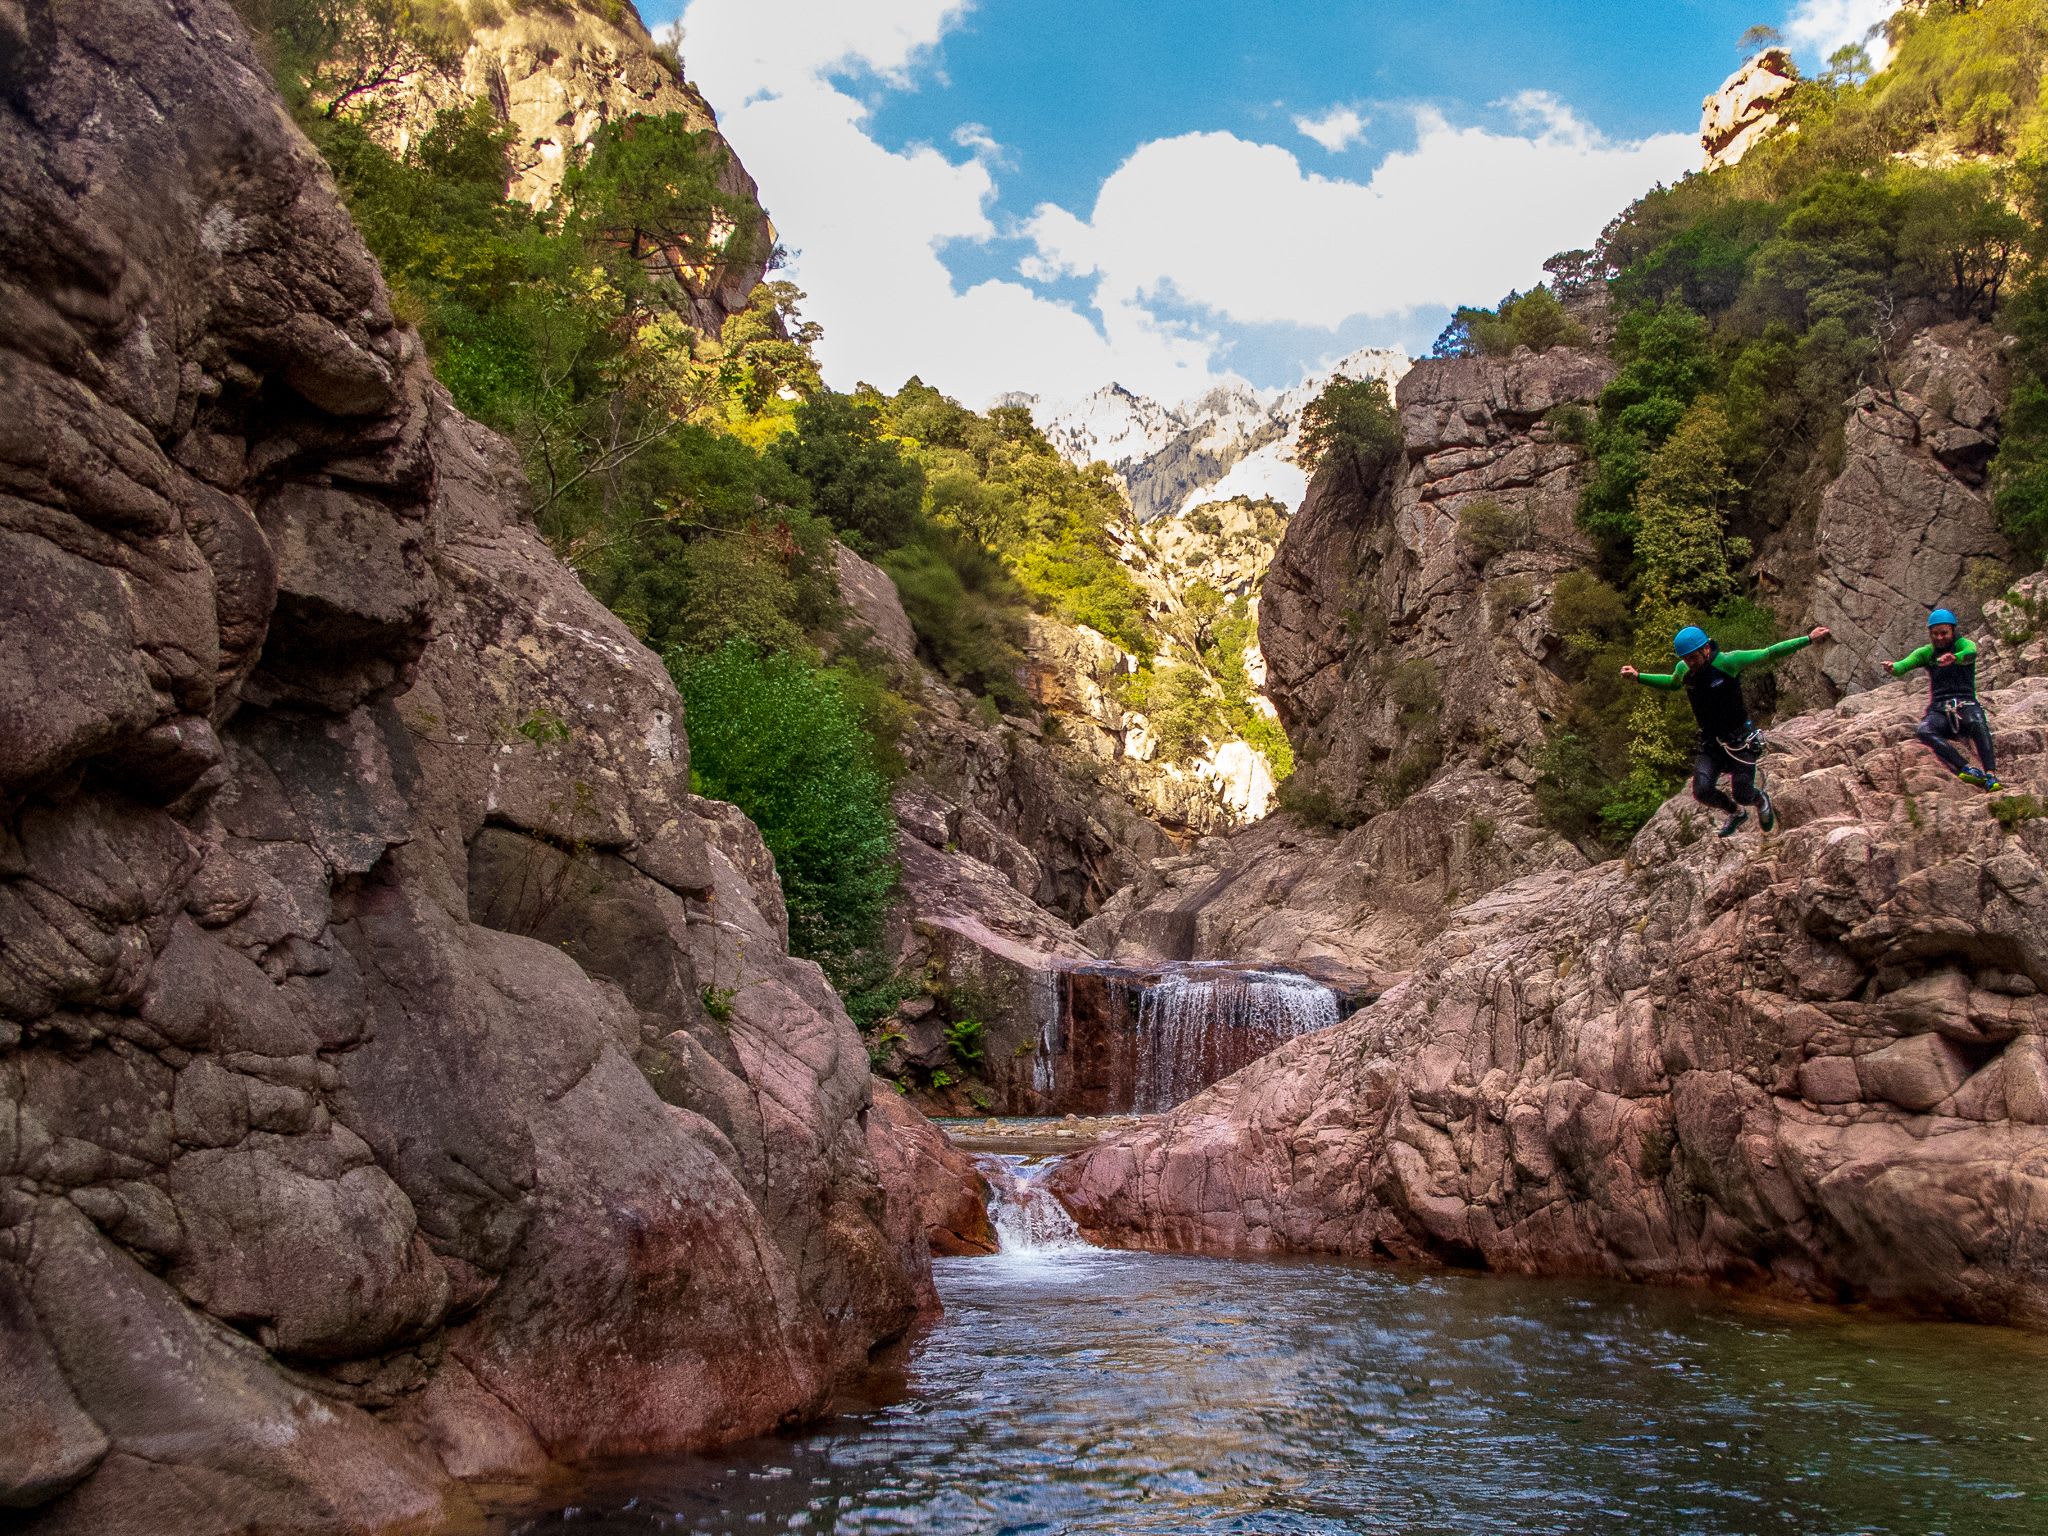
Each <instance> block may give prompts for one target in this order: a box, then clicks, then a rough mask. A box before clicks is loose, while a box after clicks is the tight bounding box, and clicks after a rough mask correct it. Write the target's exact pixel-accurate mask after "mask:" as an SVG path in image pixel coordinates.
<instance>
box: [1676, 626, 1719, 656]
mask: <svg viewBox="0 0 2048 1536" xmlns="http://www.w3.org/2000/svg"><path fill="white" fill-rule="evenodd" d="M1713 643H1714V642H1713V639H1712V637H1711V636H1709V635H1708V634H1707V632H1706V631H1705V630H1704V629H1701V628H1700V627H1699V625H1697V624H1688V625H1686V626H1685V628H1683V629H1681V630H1680V631H1679V632H1678V633H1677V634H1675V635H1673V636H1672V637H1671V649H1672V652H1673V654H1675V655H1679V656H1690V655H1691V654H1692V653H1693V652H1694V651H1696V650H1698V649H1699V648H1700V647H1701V646H1703V645H1712V644H1713Z"/></svg>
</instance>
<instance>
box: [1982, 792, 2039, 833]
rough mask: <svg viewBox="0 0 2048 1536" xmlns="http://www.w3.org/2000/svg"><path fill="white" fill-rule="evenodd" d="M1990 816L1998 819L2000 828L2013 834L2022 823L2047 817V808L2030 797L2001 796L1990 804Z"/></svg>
mask: <svg viewBox="0 0 2048 1536" xmlns="http://www.w3.org/2000/svg"><path fill="white" fill-rule="evenodd" d="M1991 814H1992V815H1994V816H1996V817H1997V818H1998V822H1999V825H2000V826H2002V827H2004V828H2005V829H2006V830H2007V831H2008V832H2013V831H2017V830H2018V829H2019V826H2020V824H2021V823H2022V822H2027V821H2037V820H2039V819H2040V818H2041V817H2043V816H2048V806H2044V805H2042V804H2041V802H2040V801H2039V800H2037V799H2035V798H2034V797H2033V796H2032V795H2001V796H2000V797H1999V798H1998V799H1996V800H1994V801H1992V802H1991Z"/></svg>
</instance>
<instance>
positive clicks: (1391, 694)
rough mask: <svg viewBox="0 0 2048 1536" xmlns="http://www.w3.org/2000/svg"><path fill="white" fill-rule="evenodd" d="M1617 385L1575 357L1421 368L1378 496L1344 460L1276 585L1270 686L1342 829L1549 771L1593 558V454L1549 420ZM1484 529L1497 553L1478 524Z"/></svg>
mask: <svg viewBox="0 0 2048 1536" xmlns="http://www.w3.org/2000/svg"><path fill="white" fill-rule="evenodd" d="M1611 373H1612V364H1610V363H1609V362H1608V361H1607V359H1606V358H1604V357H1602V356H1600V355H1599V354H1597V353H1592V352H1583V351H1577V350H1574V349H1571V348H1565V347H1559V348H1555V349H1553V350H1551V351H1548V352H1543V353H1532V352H1529V351H1527V350H1524V351H1521V352H1518V353H1516V354H1515V355H1514V356H1513V357H1509V358H1489V357H1470V358H1459V359H1456V360H1452V361H1439V362H1429V363H1423V364H1419V365H1418V366H1416V367H1415V368H1414V369H1412V370H1410V371H1409V373H1408V374H1407V375H1406V376H1404V377H1403V379H1402V380H1401V384H1400V387H1399V389H1398V390H1397V391H1396V395H1395V398H1396V403H1397V404H1398V406H1399V408H1400V418H1401V432H1402V438H1403V443H1404V449H1403V453H1402V455H1401V457H1400V458H1399V460H1398V461H1397V462H1396V463H1395V464H1394V465H1393V467H1392V468H1391V469H1390V470H1389V471H1388V472H1387V477H1386V478H1385V479H1384V480H1382V481H1380V482H1376V483H1371V484H1368V483H1365V482H1364V481H1363V480H1362V479H1361V478H1360V475H1359V471H1358V468H1357V466H1356V464H1355V462H1354V461H1353V460H1352V459H1351V457H1350V456H1349V455H1344V454H1333V455H1332V456H1331V458H1330V459H1329V460H1328V461H1327V462H1326V463H1325V465H1324V466H1323V468H1322V470H1321V471H1320V472H1319V473H1318V474H1317V476H1316V479H1315V481H1314V482H1313V483H1312V484H1311V485H1310V487H1309V495H1308V499H1307V501H1305V502H1304V503H1303V504H1302V508H1301V510H1300V511H1299V512H1298V513H1296V514H1295V516H1294V518H1293V520H1292V521H1291V522H1290V523H1289V525H1288V532H1287V537H1286V538H1285V539H1284V540H1283V541H1282V542H1281V546H1280V549H1279V552H1278V553H1277V554H1276V555H1275V556H1274V560H1273V566H1272V569H1271V570H1270V571H1269V572H1268V573H1267V577H1266V585H1265V596H1264V601H1263V604H1262V606H1261V610H1260V618H1259V643H1260V646H1261V648H1262V649H1263V651H1264V653H1265V658H1266V690H1267V693H1268V695H1269V696H1270V697H1271V699H1272V700H1273V703H1274V705H1275V706H1276V707H1277V708H1278V710H1279V712H1280V718H1281V720H1282V721H1283V722H1284V723H1285V724H1286V726H1287V732H1288V736H1289V738H1290V739H1291V740H1292V741H1293V743H1294V749H1295V754H1296V757H1297V760H1298V761H1299V762H1300V764H1301V765H1302V766H1301V770H1300V771H1301V772H1302V778H1303V782H1302V784H1301V786H1300V788H1301V789H1303V790H1305V791H1311V792H1314V793H1317V794H1319V795H1321V796H1323V797H1325V798H1326V799H1327V800H1328V801H1329V802H1330V804H1331V805H1332V807H1333V808H1334V809H1335V810H1336V811H1337V812H1338V813H1339V814H1341V815H1347V816H1350V817H1352V818H1354V819H1355V818H1358V817H1362V816H1364V815H1367V814H1371V813H1372V812H1375V811H1379V810H1382V809H1385V808H1386V807H1388V806H1389V805H1392V804H1395V803H1397V802H1398V801H1399V800H1400V799H1401V798H1402V796H1403V795H1404V794H1405V793H1406V791H1408V790H1410V789H1413V788H1415V787H1418V786H1419V785H1420V784H1421V783H1423V782H1425V781H1426V780H1427V779H1428V778H1429V777H1430V776H1431V774H1432V773H1434V772H1435V770H1436V768H1437V766H1438V765H1439V764H1441V763H1444V762H1446V761H1453V760H1469V761H1477V762H1483V763H1484V764H1486V765H1487V766H1488V767H1489V768H1490V769H1492V770H1493V771H1494V772H1495V773H1496V774H1498V775H1499V776H1501V777H1502V778H1503V779H1506V780H1510V781H1514V782H1517V783H1522V784H1526V783H1529V782H1530V781H1532V780H1533V778H1534V776H1535V769H1534V756H1535V753H1536V751H1537V749H1538V748H1539V747H1540V745H1541V741H1542V726H1541V721H1542V717H1543V715H1544V714H1545V713H1546V712H1547V711H1548V710H1549V709H1550V708H1552V707H1553V706H1554V705H1555V703H1556V701H1557V700H1558V699H1559V698H1560V697H1561V691H1562V685H1561V683H1560V681H1559V680H1558V679H1557V678H1556V677H1555V676H1554V675H1553V674H1552V673H1551V672H1550V671H1549V670H1548V668H1547V667H1546V665H1545V664H1546V662H1547V661H1548V660H1549V659H1550V658H1551V656H1552V655H1553V654H1554V652H1555V651H1556V649H1557V647H1558V645H1559V644H1560V640H1559V637H1558V636H1557V635H1556V634H1554V633H1553V632H1552V630H1551V628H1550V625H1549V622H1548V618H1549V610H1550V599H1551V594H1552V589H1553V588H1554V586H1555V584H1556V580H1557V577H1558V576H1559V575H1560V574H1562V573H1563V572H1565V571H1568V570H1571V569H1574V568H1575V567H1578V566H1580V565H1583V564H1584V563H1585V561H1586V559H1587V557H1588V554H1589V553H1590V551H1589V550H1588V548H1587V546H1586V544H1585V542H1584V538H1583V535H1581V534H1580V532H1579V530H1578V528H1577V526H1576V524H1575V522H1574V520H1573V514H1574V512H1575V510H1576V507H1577V503H1578V494H1579V489H1580V486H1581V484H1582V483H1583V478H1584V457H1583V454H1582V453H1581V451H1580V450H1579V449H1578V448H1577V447H1575V446H1573V445H1572V444H1571V443H1569V442H1567V441H1565V440H1564V439H1563V438H1561V437H1560V436H1559V434H1558V432H1557V430H1556V428H1555V427H1554V426H1553V425H1552V413H1553V412H1554V411H1556V410H1557V408H1559V407H1564V406H1572V405H1582V404H1584V403H1586V402H1589V401H1592V400H1594V399H1596V398H1597V397H1598V395H1599V393H1600V391H1601V389H1602V388H1603V387H1604V386H1605V385H1606V383H1607V380H1608V378H1609V377H1610V376H1611ZM1482 518H1483V519H1486V520H1487V539H1486V541H1485V542H1484V543H1479V542H1475V540H1474V538H1473V536H1472V524H1473V522H1474V520H1476V519H1482Z"/></svg>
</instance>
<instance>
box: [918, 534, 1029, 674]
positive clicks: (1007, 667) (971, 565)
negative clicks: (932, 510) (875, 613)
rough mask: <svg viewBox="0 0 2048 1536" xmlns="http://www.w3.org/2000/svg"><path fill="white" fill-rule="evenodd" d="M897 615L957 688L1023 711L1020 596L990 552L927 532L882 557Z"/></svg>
mask: <svg viewBox="0 0 2048 1536" xmlns="http://www.w3.org/2000/svg"><path fill="white" fill-rule="evenodd" d="M882 568H883V569H884V570H886V571H887V572H888V573H889V577H890V579H891V580H892V581H894V582H895V583H896V591H897V595H898V596H900V597H901V598H902V600H903V611H904V612H905V613H906V614H908V615H909V617H910V622H911V625H912V627H913V628H915V629H916V631H917V635H918V638H919V639H920V640H921V641H923V642H924V647H925V649H926V651H927V652H929V653H930V655H931V658H932V660H933V661H934V662H935V663H936V664H937V665H938V668H939V670H940V671H942V672H944V673H945V674H946V676H947V677H949V678H951V679H952V680H953V681H954V682H956V683H959V684H960V685H961V686H963V687H966V688H971V689H973V690H974V691H975V692H976V693H979V694H981V695H982V696H983V697H985V698H989V699H993V700H994V701H995V703H996V704H997V705H998V706H999V707H1000V708H1002V709H1007V710H1017V709H1022V708H1023V707H1024V706H1025V705H1026V704H1027V703H1028V702H1029V695H1028V694H1026V693H1025V691H1024V684H1023V681H1022V673H1023V667H1024V651H1023V643H1024V612H1025V608H1024V601H1023V591H1022V589H1021V588H1020V587H1019V586H1018V585H1017V583H1016V580H1015V578H1014V577H1012V576H1011V575H1010V573H1009V571H1008V569H1007V568H1006V567H1005V566H1004V565H1003V563H1002V562H1001V560H999V559H998V558H997V557H996V556H995V555H994V554H993V553H991V552H990V551H989V550H987V549H985V548H984V547H982V546H981V545H980V544H977V543H976V542H974V540H972V539H971V538H968V537H966V536H964V535H962V534H959V533H956V532H954V531H953V530H951V529H948V528H944V527H932V528H928V529H926V530H925V532H924V534H923V535H922V536H921V537H920V538H919V539H918V540H917V542H915V543H913V544H909V545H906V546H905V547H904V548H902V549H898V550H894V551H892V552H891V553H889V554H888V555H886V556H884V557H883V559H882Z"/></svg>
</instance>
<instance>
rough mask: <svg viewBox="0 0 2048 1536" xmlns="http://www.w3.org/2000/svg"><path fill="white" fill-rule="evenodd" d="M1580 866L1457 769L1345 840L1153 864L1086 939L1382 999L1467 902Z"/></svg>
mask: <svg viewBox="0 0 2048 1536" xmlns="http://www.w3.org/2000/svg"><path fill="white" fill-rule="evenodd" d="M1585 863H1586V860H1585V857H1584V855H1582V854H1581V853H1579V851H1578V850H1577V849H1575V848H1573V847H1572V846H1571V845H1570V844H1569V843H1567V842H1565V841H1564V840H1563V839H1562V838H1559V837H1558V836H1557V835H1556V834H1555V833H1553V832H1551V831H1550V830H1549V829H1547V828H1546V827H1544V826H1543V825H1542V823H1541V821H1540V820H1539V818H1538V817H1537V814H1536V807H1535V804H1534V802H1533V801H1532V800H1531V799H1530V797H1529V796H1528V794H1527V792H1526V791H1523V790H1522V789H1521V788H1520V786H1518V785H1514V784H1511V783H1505V782H1503V781H1502V780H1500V779H1498V778H1496V777H1495V776H1494V775H1492V774H1489V773H1487V772H1486V771H1484V770H1483V769H1480V768H1477V767H1473V766H1469V765H1468V766H1460V767H1454V768H1452V769H1451V770H1449V771H1448V772H1446V773H1445V774H1443V775H1442V776H1441V777H1439V778H1438V779H1436V780H1435V781H1434V782H1432V783H1430V784H1429V785H1428V786H1426V787H1425V788H1423V789H1421V790H1419V791H1418V792H1417V793H1415V794H1414V795H1412V796H1410V797H1409V799H1408V800H1407V801H1406V802H1404V803H1403V804H1402V805H1400V806H1399V807H1397V808H1396V809H1394V810H1391V811H1387V812H1384V813H1382V814H1381V815H1378V816H1375V817H1373V818H1372V819H1371V820H1370V821H1368V822H1366V823H1365V824H1364V825H1363V826H1360V827H1355V828H1353V829H1351V830H1350V831H1348V832H1341V833H1340V832H1334V831H1330V830H1328V829H1325V828H1320V827H1315V826H1311V825H1308V824H1306V823H1304V822H1303V821H1301V819H1300V818H1298V817H1296V816H1293V815H1290V814H1287V813H1282V814H1280V815H1277V816H1273V817H1270V818H1268V819H1267V820H1266V821H1263V822H1261V823H1260V824H1259V825H1258V826H1256V827H1252V828H1250V829H1248V830H1246V831H1244V832H1241V833H1238V834H1237V835H1235V836H1233V837H1229V838H1207V839H1204V840H1203V841H1202V842H1201V843H1199V844H1197V845H1196V847H1195V848H1194V849H1193V850H1191V851H1190V852H1188V853H1186V854H1182V855H1180V856H1179V857H1177V858H1173V859H1164V860H1158V861H1155V862H1154V863H1152V864H1151V865H1149V866H1147V868H1146V870H1145V873H1144V874H1143V875H1142V876H1141V877H1140V878H1139V879H1138V880H1136V881H1134V882H1133V883H1132V884H1130V885H1128V886H1126V887H1125V888H1124V889H1123V890H1122V891H1119V892H1118V893H1117V895H1116V896H1115V897H1114V898H1113V899H1112V900H1111V901H1110V902H1109V903H1108V904H1107V905H1105V906H1104V907H1103V909H1102V910H1101V911H1100V912H1099V913H1097V914H1096V915H1095V916H1094V917H1092V918H1090V919H1089V920H1088V921H1087V922H1085V923H1083V924H1082V925H1081V927H1080V929H1079V937H1080V938H1081V940H1082V941H1083V942H1084V943H1086V944H1088V945H1089V946H1090V947H1092V948H1093V949H1094V950H1095V951H1096V952H1097V953H1098V954H1100V955H1101V956H1102V958H1104V959H1105V960H1122V961H1148V960H1193V959H1214V958H1218V957H1248V958H1254V959H1258V960H1262V961H1272V962H1279V963H1286V964H1290V965H1295V966H1298V967H1300V968H1303V969H1306V970H1310V971H1313V972H1315V973H1316V974H1318V975H1323V976H1325V977H1326V979H1331V980H1333V981H1337V982H1340V983H1343V984H1344V989H1345V990H1353V989H1365V990H1372V991H1377V990H1379V988H1380V986H1381V985H1383V984H1384V982H1385V981H1386V979H1387V978H1389V977H1391V976H1394V975H1397V974H1398V973H1400V972H1402V971H1405V970H1406V969H1407V968H1408V966H1409V964H1410V963H1411V962H1412V960H1413V958H1414V955H1415V953H1416V951H1417V950H1418V949H1419V948H1420V946H1421V945H1422V944H1423V943H1424V942H1425V941H1427V940H1429V939H1431V938H1434V937H1435V936H1436V935H1437V933H1438V932H1440V931H1441V930H1442V928H1443V926H1444V924H1445V922H1446V921H1447V915H1448V914H1449V913H1450V911H1451V910H1452V909H1453V908H1455V907H1457V906H1459V905H1460V904H1462V903H1463V902H1464V901H1465V900H1467V899H1469V898H1471V897H1474V896H1477V895H1479V894H1481V893H1483V892H1485V891H1489V890H1492V889H1493V888H1494V887H1495V886H1498V885H1502V884H1505V883H1507V882H1508V881H1510V880H1515V879H1519V878H1521V877H1522V876H1523V875H1526V874H1529V873H1531V872H1533V871H1536V870H1543V869H1579V868H1583V867H1584V865H1585Z"/></svg>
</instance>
